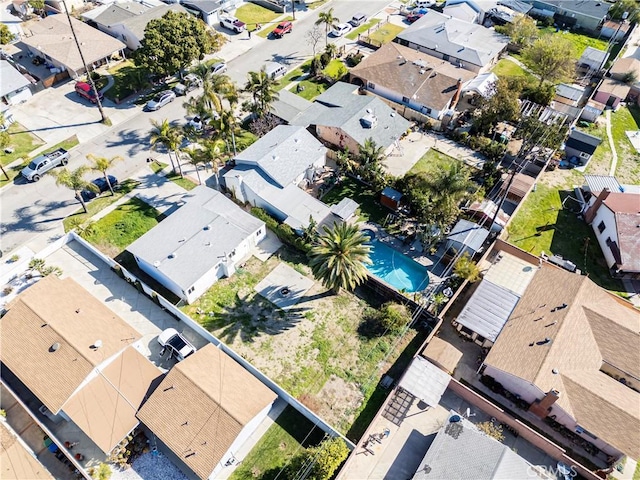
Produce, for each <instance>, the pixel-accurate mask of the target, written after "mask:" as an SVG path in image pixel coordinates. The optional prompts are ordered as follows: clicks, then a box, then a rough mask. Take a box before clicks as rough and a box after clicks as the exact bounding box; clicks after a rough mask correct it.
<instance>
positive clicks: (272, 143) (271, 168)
mask: <svg viewBox="0 0 640 480" xmlns="http://www.w3.org/2000/svg"><path fill="white" fill-rule="evenodd" d="M326 153H327V148H326V147H325V146H324V145H322V143H320V142H319V141H318V140H317V139H316V138H315V137H314V136H313V135H311V134H310V133H309V132H308V131H307V129H306V128H305V127H303V126H293V125H279V126H277V127H276V128H274V129H273V130H271V131H270V132H269V133H267V134H266V135H265V136H264V137H262V138H261V139H259V140H258V141H257V142H255V143H254V144H253V145H251V146H250V147H249V148H247V149H246V150H244V151H242V152H240V153H238V154H237V155H236V157H235V158H234V162H235V167H234V168H233V169H231V170H229V171H228V172H226V173H225V174H224V176H223V179H224V184H225V187H226V188H227V189H228V190H229V191H231V192H232V194H233V195H234V196H235V198H236V199H238V200H239V201H241V202H243V203H249V204H251V205H253V206H255V207H260V208H263V209H264V210H266V211H267V212H268V213H269V214H270V215H272V216H274V217H275V218H277V219H278V220H280V221H281V222H283V223H285V224H287V225H289V226H290V227H291V228H292V229H293V230H294V231H296V232H298V233H301V232H302V231H303V230H304V229H305V228H307V227H308V226H309V223H310V219H311V218H313V220H314V221H315V223H316V224H317V225H318V226H320V225H323V224H325V225H329V226H330V225H332V224H333V222H335V221H339V220H340V218H339V217H338V216H336V215H335V214H334V213H333V212H332V210H331V208H329V207H328V206H327V205H325V204H324V203H322V202H321V201H320V200H318V199H317V198H315V197H313V196H312V195H310V194H308V193H307V192H305V191H304V190H302V189H301V188H300V186H304V183H306V182H308V181H311V180H313V177H314V175H315V174H316V172H317V171H318V170H320V169H322V168H323V167H324V165H325V161H326Z"/></svg>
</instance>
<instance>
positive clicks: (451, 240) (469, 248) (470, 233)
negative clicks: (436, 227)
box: [446, 219, 489, 257]
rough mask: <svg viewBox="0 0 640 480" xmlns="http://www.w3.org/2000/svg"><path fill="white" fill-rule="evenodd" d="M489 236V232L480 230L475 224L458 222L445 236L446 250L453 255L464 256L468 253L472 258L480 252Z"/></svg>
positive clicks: (463, 221) (464, 221)
mask: <svg viewBox="0 0 640 480" xmlns="http://www.w3.org/2000/svg"><path fill="white" fill-rule="evenodd" d="M488 236H489V230H487V229H486V228H482V227H481V226H480V225H478V224H477V223H473V222H470V221H468V220H464V219H461V220H458V223H456V224H455V225H454V227H453V229H452V230H451V233H449V235H447V243H446V249H447V251H451V252H454V253H455V254H460V255H464V254H465V253H468V254H469V255H470V256H471V257H473V256H474V255H475V254H476V253H478V252H480V251H482V247H483V245H484V241H485V240H486V239H487V237H488Z"/></svg>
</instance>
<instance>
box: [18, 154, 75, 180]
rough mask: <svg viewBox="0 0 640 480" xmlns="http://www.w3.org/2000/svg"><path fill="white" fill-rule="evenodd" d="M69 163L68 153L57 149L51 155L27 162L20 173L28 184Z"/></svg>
mask: <svg viewBox="0 0 640 480" xmlns="http://www.w3.org/2000/svg"><path fill="white" fill-rule="evenodd" d="M67 162H69V152H67V151H66V150H65V149H64V148H59V149H57V150H55V151H53V152H51V153H47V154H44V155H40V156H39V157H36V158H34V159H33V160H31V162H29V165H27V166H26V167H24V168H23V169H22V171H21V172H20V173H21V174H22V176H23V177H24V178H26V179H27V180H29V181H30V182H37V181H38V180H40V177H42V175H44V174H45V173H47V172H48V171H49V170H51V169H52V168H55V167H59V166H60V165H66V164H67Z"/></svg>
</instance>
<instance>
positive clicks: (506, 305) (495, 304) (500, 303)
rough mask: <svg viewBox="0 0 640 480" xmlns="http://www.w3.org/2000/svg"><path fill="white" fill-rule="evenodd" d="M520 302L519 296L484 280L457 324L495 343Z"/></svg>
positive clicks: (461, 313) (457, 320)
mask: <svg viewBox="0 0 640 480" xmlns="http://www.w3.org/2000/svg"><path fill="white" fill-rule="evenodd" d="M518 300H520V296H519V295H516V294H515V293H513V292H510V291H509V290H507V289H506V288H503V287H499V286H498V285H496V284H495V283H491V282H489V281H488V280H483V281H482V282H481V283H480V285H478V288H477V290H476V291H475V292H474V293H473V295H472V296H471V298H470V299H469V301H468V302H467V304H466V305H465V307H464V308H463V309H462V312H460V315H458V318H457V319H456V322H458V323H459V324H461V325H463V326H465V327H467V328H468V329H470V330H472V331H474V332H476V333H477V334H478V335H482V336H483V337H484V338H486V339H487V340H490V341H492V342H495V341H496V339H497V338H498V335H499V334H500V331H501V330H502V327H504V324H505V323H507V320H508V319H509V315H511V312H513V309H514V308H515V307H516V305H517V304H518Z"/></svg>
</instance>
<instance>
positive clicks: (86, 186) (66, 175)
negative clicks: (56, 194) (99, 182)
mask: <svg viewBox="0 0 640 480" xmlns="http://www.w3.org/2000/svg"><path fill="white" fill-rule="evenodd" d="M89 170H90V169H89V167H87V166H86V165H82V166H80V167H78V168H76V169H75V170H68V169H66V168H63V169H62V170H58V171H57V172H56V171H54V170H51V174H52V175H53V176H55V177H56V185H58V186H61V187H66V188H68V189H69V190H73V193H74V194H75V197H76V199H77V200H78V201H79V202H80V204H81V205H82V209H83V210H84V213H88V212H87V204H86V203H85V201H84V198H82V195H81V194H80V192H82V190H90V191H92V192H98V187H96V186H95V185H94V184H93V183H91V182H89V181H87V180H85V179H84V176H85V174H86V173H87V172H88V171H89Z"/></svg>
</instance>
